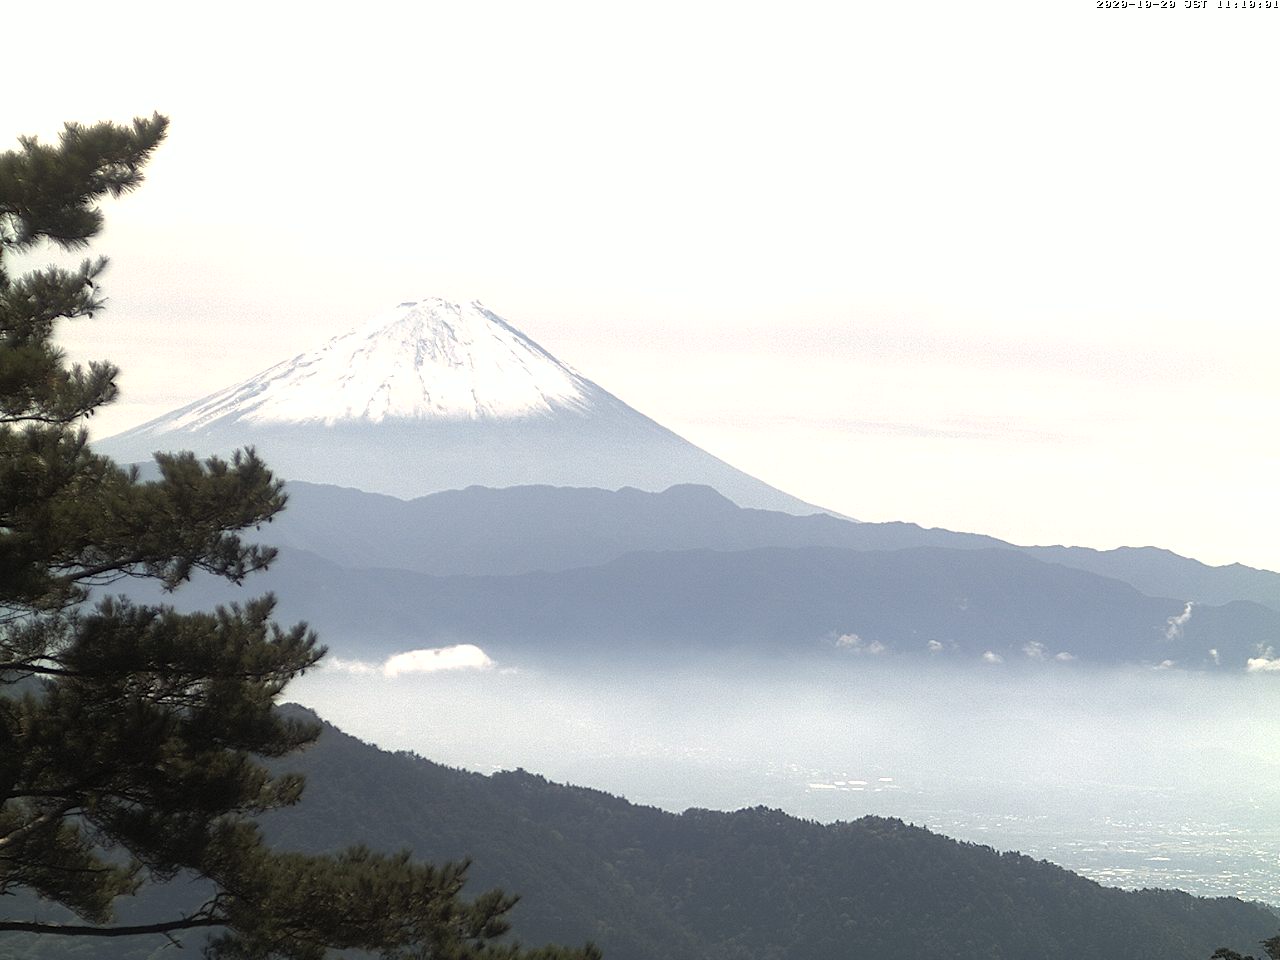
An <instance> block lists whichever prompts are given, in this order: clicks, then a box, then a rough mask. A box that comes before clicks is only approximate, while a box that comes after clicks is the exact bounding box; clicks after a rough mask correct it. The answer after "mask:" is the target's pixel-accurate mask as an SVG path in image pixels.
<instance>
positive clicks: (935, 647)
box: [929, 640, 942, 653]
mask: <svg viewBox="0 0 1280 960" xmlns="http://www.w3.org/2000/svg"><path fill="white" fill-rule="evenodd" d="M941 649H942V644H941V643H940V642H939V641H937V640H930V641H929V652H930V653H938V652H939V651H940V650H941Z"/></svg>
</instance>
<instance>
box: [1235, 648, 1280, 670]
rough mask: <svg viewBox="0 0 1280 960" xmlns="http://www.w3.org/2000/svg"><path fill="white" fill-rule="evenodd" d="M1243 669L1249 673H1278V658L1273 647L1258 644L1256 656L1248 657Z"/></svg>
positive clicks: (1279, 660)
mask: <svg viewBox="0 0 1280 960" xmlns="http://www.w3.org/2000/svg"><path fill="white" fill-rule="evenodd" d="M1244 668H1245V669H1246V670H1247V671H1249V672H1250V673H1280V657H1277V656H1276V651H1275V648H1274V647H1263V646H1262V644H1258V655H1257V656H1256V657H1250V658H1249V659H1248V661H1247V662H1246V663H1245V665H1244Z"/></svg>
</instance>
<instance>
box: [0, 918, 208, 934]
mask: <svg viewBox="0 0 1280 960" xmlns="http://www.w3.org/2000/svg"><path fill="white" fill-rule="evenodd" d="M226 925H227V918H226V917H222V916H200V915H199V914H195V915H193V916H190V917H184V918H182V919H181V920H167V921H164V922H162V923H141V924H136V925H134V926H127V927H94V926H89V925H87V924H73V923H41V922H39V921H24V920H0V933H52V934H58V935H60V936H70V937H137V936H144V935H146V934H149V933H163V934H167V933H169V932H170V931H173V930H194V929H196V928H198V927H225V926H226Z"/></svg>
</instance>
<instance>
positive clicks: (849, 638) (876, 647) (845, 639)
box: [836, 633, 885, 656]
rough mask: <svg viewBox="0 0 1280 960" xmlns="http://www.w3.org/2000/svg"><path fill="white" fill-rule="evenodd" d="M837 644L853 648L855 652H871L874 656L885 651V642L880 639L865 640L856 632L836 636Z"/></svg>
mask: <svg viewBox="0 0 1280 960" xmlns="http://www.w3.org/2000/svg"><path fill="white" fill-rule="evenodd" d="M836 646H837V647H843V648H844V649H845V650H852V651H853V652H854V653H869V654H872V655H873V656H874V655H875V654H877V653H884V651H885V646H884V644H883V643H881V642H880V641H879V640H863V639H862V638H861V637H860V636H858V635H857V634H856V633H842V634H841V635H840V636H838V637H836Z"/></svg>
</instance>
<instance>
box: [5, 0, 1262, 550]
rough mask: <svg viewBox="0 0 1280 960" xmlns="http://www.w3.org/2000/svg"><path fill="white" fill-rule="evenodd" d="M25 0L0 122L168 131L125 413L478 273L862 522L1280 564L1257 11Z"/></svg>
mask: <svg viewBox="0 0 1280 960" xmlns="http://www.w3.org/2000/svg"><path fill="white" fill-rule="evenodd" d="M1218 3H1219V0H1209V5H1208V7H1207V8H1205V9H1199V10H1189V9H1186V8H1185V5H1184V3H1183V0H1179V4H1178V6H1177V7H1176V8H1175V9H1169V10H1161V9H1159V8H1158V6H1157V7H1153V8H1151V9H1137V8H1136V7H1133V6H1131V7H1130V8H1129V9H1127V10H1099V9H1097V7H1096V0H1050V2H1038V3H1028V2H1025V0H1021V2H1006V0H977V2H974V3H957V2H955V0H946V2H935V0H918V2H913V3H885V2H875V3H863V2H846V3H841V4H834V3H832V4H804V3H795V2H792V3H787V4H785V5H783V4H776V5H764V4H753V3H742V2H739V3H734V4H727V3H724V4H705V3H696V2H682V3H678V4H665V3H655V2H647V3H644V4H616V3H601V2H594V3H575V4H565V3H546V2H544V3H527V2H525V3H484V2H475V3H448V4H444V3H432V2H427V3H418V4H413V5H410V4H407V3H397V4H388V3H381V2H377V0H368V2H364V3H361V4H341V5H338V4H334V5H320V4H300V3H284V2H280V3H261V2H258V3H252V4H249V3H238V2H224V3H221V4H217V5H214V6H207V5H206V6H182V5H176V4H172V3H165V4H159V3H142V2H135V3H129V4H123V5H119V6H118V7H113V8H112V9H111V11H110V14H109V15H105V14H104V12H103V11H104V9H105V8H103V7H102V5H101V4H98V3H93V4H89V3H82V2H79V0H59V2H58V3H57V4H34V3H25V4H21V5H19V7H18V9H12V7H13V6H15V5H13V4H10V5H8V7H7V9H6V10H5V13H4V21H5V23H4V32H5V34H6V35H7V36H10V37H17V38H21V41H22V42H21V43H18V44H6V51H5V54H4V58H3V59H4V64H5V68H6V71H5V72H6V75H7V78H8V81H7V84H6V90H5V93H4V94H3V99H0V117H2V118H3V120H4V123H3V124H2V125H0V127H2V128H3V130H4V131H8V133H7V136H9V138H10V140H9V142H10V143H13V138H15V137H16V136H17V135H18V134H21V133H39V134H41V135H43V136H46V137H47V136H52V135H54V134H56V132H57V129H58V128H59V126H60V124H61V122H62V121H63V120H71V119H75V120H81V121H86V122H87V121H94V120H98V119H115V120H126V119H128V118H130V117H132V116H133V115H135V114H140V113H141V114H146V113H150V112H151V111H152V110H160V111H162V112H164V113H167V114H169V115H170V116H171V117H172V120H173V126H172V129H171V134H170V139H169V141H168V143H167V144H166V145H165V146H164V147H163V148H162V150H161V152H160V153H159V154H158V156H157V157H156V159H155V161H154V163H153V165H152V167H151V171H150V177H149V180H148V182H147V184H146V185H145V186H144V187H143V189H142V190H141V191H140V192H138V193H137V194H135V195H133V196H132V197H130V198H128V199H127V200H124V201H121V202H118V203H113V204H110V205H109V208H108V211H107V213H108V223H109V226H108V230H107V232H106V233H105V234H104V236H103V238H102V240H101V242H100V243H99V244H97V245H96V250H98V251H100V252H105V253H107V254H109V255H110V256H111V257H112V258H113V267H112V270H111V272H110V273H109V274H108V276H107V281H106V287H107V292H108V294H109V296H110V297H111V308H110V309H109V310H108V311H107V313H106V314H104V315H102V316H100V317H99V318H98V319H97V320H95V321H93V322H92V323H91V324H84V325H80V326H78V327H76V328H75V329H74V330H71V331H69V332H68V333H67V335H66V336H65V338H64V342H65V343H66V344H67V345H68V347H69V348H70V349H71V350H72V351H73V353H74V354H75V355H76V356H79V357H84V358H89V357H99V356H102V357H108V358H110V359H112V360H115V361H116V362H117V363H119V364H120V365H121V366H122V367H123V368H124V376H123V380H122V383H123V387H124V390H125V396H124V399H123V400H122V402H121V403H119V404H118V405H117V406H116V407H115V408H114V409H112V410H110V411H108V412H106V413H104V414H103V415H102V416H101V417H100V419H99V421H98V422H97V424H96V428H95V429H96V432H97V433H98V435H106V434H108V433H113V432H116V431H117V430H119V429H123V428H125V427H127V426H131V425H133V424H134V423H137V422H140V421H142V420H144V419H147V418H149V417H151V416H154V415H157V414H159V413H161V412H164V411H165V410H167V409H169V408H171V407H173V406H176V405H178V404H179V403H182V402H186V401H188V400H191V399H194V398H196V397H198V396H201V395H203V394H206V393H209V392H211V391H213V390H214V389H216V388H219V387H221V386H224V385H227V384H229V383H231V382H233V381H236V380H239V379H242V378H244V377H247V376H249V375H251V374H253V373H255V372H257V371H258V370H260V369H261V368H263V367H265V366H267V365H269V364H271V363H273V362H275V361H277V360H279V359H283V358H285V357H288V356H292V355H293V354H295V353H297V352H300V351H303V350H307V349H311V348H313V347H315V346H317V345H319V344H320V343H321V342H323V341H324V340H326V339H327V338H329V337H330V336H333V335H336V334H338V333H342V332H345V331H346V330H347V329H349V328H351V327H353V326H355V325H356V324H358V323H361V322H363V321H364V320H366V319H367V318H369V317H370V316H372V315H374V314H376V313H378V312H381V311H382V310H383V309H385V308H386V307H388V306H389V305H394V304H395V303H396V302H399V301H400V300H404V299H417V298H420V297H424V296H430V295H442V296H448V297H452V298H454V299H466V300H470V299H479V300H482V301H483V302H484V303H485V304H486V305H487V306H489V307H490V308H492V309H494V310H496V311H497V312H498V313H500V314H502V315H503V316H505V317H507V318H508V319H510V320H511V321H512V322H513V323H515V324H516V325H517V326H518V327H521V328H522V329H523V330H524V331H525V332H526V333H528V334H529V335H530V336H532V337H533V338H534V339H535V340H538V341H539V342H540V343H542V344H543V345H544V346H545V347H547V348H548V349H549V350H551V352H553V353H554V354H556V355H557V356H559V357H560V358H561V359H563V360H565V361H567V362H568V363H570V364H572V365H573V366H575V367H577V368H578V369H579V370H580V371H581V372H583V373H584V374H586V375H587V376H588V377H590V378H592V379H593V380H595V381H597V382H598V383H600V384H601V385H602V386H604V387H605V388H607V389H609V390H611V391H613V392H614V393H616V394H618V395H619V396H621V397H622V398H623V399H624V400H626V401H628V402H629V403H631V404H632V405H633V406H635V407H637V408H639V409H640V410H642V411H644V412H645V413H648V414H649V415H651V416H653V417H655V418H656V419H658V420H659V421H661V422H663V423H664V424H666V425H667V426H670V427H671V428H673V429H675V430H676V431H677V432H679V433H682V434H683V435H685V436H686V437H688V438H689V439H691V440H693V441H695V442H697V443H699V444H700V445H702V446H704V447H705V448H707V449H708V450H710V451H712V452H713V453H716V454H718V455H719V456H721V457H723V458H725V459H727V460H729V461H730V462H732V463H733V464H735V465H736V466H739V467H741V468H743V469H745V470H747V471H748V472H751V473H754V474H756V475H757V476H759V477H761V478H762V479H764V480H766V481H768V482H770V483H773V484H775V485H776V486H779V487H782V488H783V489H786V490H788V491H789V492H791V493H794V494H796V495H798V496H800V497H803V498H805V499H807V500H810V501H812V502H815V503H820V504H823V505H825V506H828V507H830V508H833V509H836V510H839V511H841V512H844V513H847V514H849V515H852V516H856V517H860V518H863V519H869V520H887V519H907V520H914V521H917V522H919V523H923V524H926V525H939V526H947V527H951V528H954V529H964V530H978V531H982V532H987V533H991V534H995V535H998V536H1002V537H1005V538H1008V539H1012V540H1015V541H1018V542H1052V543H1059V542H1061V543H1074V544H1085V545H1090V546H1097V547H1113V546H1117V545H1121V544H1133V545H1142V544H1157V545H1161V546H1167V547H1169V548H1171V549H1175V550H1177V551H1179V552H1181V553H1184V554H1189V555H1192V556H1195V557H1198V558H1200V559H1203V560H1205V561H1208V562H1213V563H1226V562H1231V561H1241V562H1246V563H1250V564H1253V565H1256V566H1266V567H1270V568H1271V569H1280V509H1277V508H1276V502H1275V501H1276V496H1275V492H1276V486H1277V484H1276V481H1277V473H1278V472H1280V433H1278V431H1277V423H1278V422H1280V376H1277V374H1276V358H1277V345H1278V344H1280V335H1278V334H1277V332H1276V331H1277V321H1278V320H1280V284H1277V273H1278V269H1277V268H1280V259H1278V255H1280V226H1278V225H1280V124H1278V123H1277V113H1276V107H1275V93H1276V91H1277V89H1280V83H1278V82H1277V81H1278V80H1280V77H1277V73H1280V67H1278V66H1277V58H1276V57H1275V55H1274V52H1275V50H1276V49H1277V39H1278V37H1280V9H1270V10H1267V9H1253V10H1250V9H1218V8H1217V4H1218Z"/></svg>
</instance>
